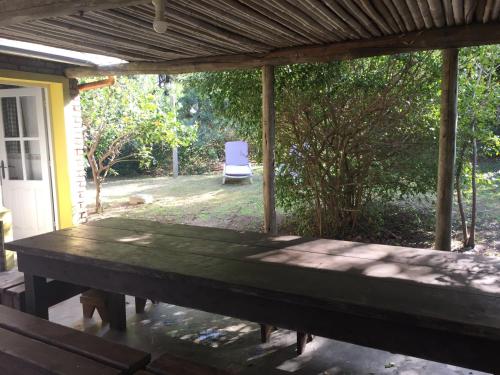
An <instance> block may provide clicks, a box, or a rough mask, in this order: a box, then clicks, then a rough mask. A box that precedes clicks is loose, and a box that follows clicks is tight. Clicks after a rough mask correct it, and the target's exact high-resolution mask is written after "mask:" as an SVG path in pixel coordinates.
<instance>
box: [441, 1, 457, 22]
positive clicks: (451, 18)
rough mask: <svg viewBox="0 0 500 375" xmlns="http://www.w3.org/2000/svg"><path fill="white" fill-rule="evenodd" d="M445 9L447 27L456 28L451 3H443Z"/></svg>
mask: <svg viewBox="0 0 500 375" xmlns="http://www.w3.org/2000/svg"><path fill="white" fill-rule="evenodd" d="M443 8H444V14H445V17H446V25H447V26H454V25H455V18H454V16H453V7H452V4H451V1H450V0H444V1H443Z"/></svg>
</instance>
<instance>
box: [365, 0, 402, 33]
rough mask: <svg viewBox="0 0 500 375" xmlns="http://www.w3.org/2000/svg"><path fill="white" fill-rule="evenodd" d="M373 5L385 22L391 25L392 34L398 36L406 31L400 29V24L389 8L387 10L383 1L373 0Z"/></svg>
mask: <svg viewBox="0 0 500 375" xmlns="http://www.w3.org/2000/svg"><path fill="white" fill-rule="evenodd" d="M372 5H373V7H374V8H375V10H376V11H377V12H378V13H379V14H380V15H381V16H382V18H383V19H384V20H385V22H386V23H387V24H388V25H389V27H390V28H391V30H392V33H394V34H397V33H401V32H404V31H405V30H404V29H401V28H400V26H399V23H398V22H396V20H395V19H394V16H393V14H392V12H391V11H390V10H389V8H387V6H386V5H385V2H384V1H383V0H372ZM396 14H397V12H396Z"/></svg>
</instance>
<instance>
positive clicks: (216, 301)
mask: <svg viewBox="0 0 500 375" xmlns="http://www.w3.org/2000/svg"><path fill="white" fill-rule="evenodd" d="M9 247H10V248H11V249H13V250H16V251H17V252H18V262H19V269H20V270H21V271H23V272H24V273H25V277H26V287H27V290H26V294H27V296H26V297H27V300H26V303H27V310H28V311H29V312H31V313H33V314H36V315H38V316H42V317H48V312H47V303H46V295H45V289H44V286H45V280H46V278H51V279H56V280H60V281H64V282H70V283H74V284H78V285H83V286H88V287H92V288H96V289H102V290H105V291H107V292H109V293H110V296H111V301H113V303H112V306H114V307H112V314H114V316H113V319H114V323H113V322H112V323H113V324H114V327H117V328H123V327H124V325H125V316H124V309H123V306H124V299H123V298H121V297H120V296H121V295H123V294H127V295H133V296H139V297H144V298H151V299H155V300H160V301H164V302H168V303H172V304H176V305H180V306H186V307H191V308H195V309H200V310H205V311H209V312H212V313H219V314H223V315H227V316H233V317H236V318H241V319H245V320H249V321H254V322H259V323H266V324H271V325H275V326H278V327H283V328H288V329H292V330H296V331H301V332H310V333H312V334H316V335H319V336H324V337H329V338H333V339H337V340H341V341H346V342H351V343H355V344H359V345H364V346H368V347H373V348H378V349H383V350H388V351H392V352H397V353H402V354H408V355H413V356H417V357H421V358H426V359H431V360H435V361H439V362H445V363H450V364H455V365H460V366H464V367H468V368H474V369H478V370H483V371H489V372H493V373H500V280H499V279H500V272H499V271H500V260H498V259H493V258H487V257H480V256H474V255H466V254H458V253H451V252H442V251H434V250H424V249H414V248H406V247H395V246H386V245H375V244H364V243H356V242H346V241H335V240H326V239H312V238H301V237H295V236H281V237H271V236H268V235H264V234H259V233H253V232H238V231H232V230H225V229H216V228H206V227H196V226H188V225H169V224H161V223H157V222H151V221H145V220H130V219H121V218H110V219H105V220H101V221H96V222H91V223H88V224H85V225H80V226H77V227H74V228H70V229H64V230H59V231H56V232H51V233H47V234H42V235H38V236H35V237H31V238H26V239H22V240H18V241H14V242H11V243H10V244H9Z"/></svg>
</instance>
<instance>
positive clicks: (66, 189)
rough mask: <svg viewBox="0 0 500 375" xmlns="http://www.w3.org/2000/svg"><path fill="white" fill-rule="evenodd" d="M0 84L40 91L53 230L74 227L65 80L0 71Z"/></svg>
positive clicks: (68, 101) (70, 130)
mask: <svg viewBox="0 0 500 375" xmlns="http://www.w3.org/2000/svg"><path fill="white" fill-rule="evenodd" d="M0 84H6V85H16V86H23V87H39V88H44V89H45V91H46V93H47V95H46V106H47V107H48V110H47V118H48V119H49V120H50V121H48V125H49V126H50V128H49V129H48V132H49V135H50V138H49V139H50V141H51V147H52V150H51V158H52V159H51V167H52V175H53V176H54V177H53V189H52V191H53V193H54V196H55V199H54V210H55V212H56V215H55V221H56V225H57V229H63V228H68V227H71V226H73V225H74V223H76V221H75V222H74V220H77V218H76V217H75V219H74V216H73V202H74V200H73V198H74V197H73V194H72V192H74V191H75V192H76V191H77V190H74V189H77V186H76V182H75V178H74V177H76V176H74V171H73V169H72V160H73V159H74V155H73V148H72V140H73V138H72V134H73V121H74V112H73V110H72V106H73V103H72V97H71V95H70V88H69V86H70V85H69V80H68V78H66V77H64V76H62V75H53V74H43V73H33V72H26V71H16V70H6V69H0Z"/></svg>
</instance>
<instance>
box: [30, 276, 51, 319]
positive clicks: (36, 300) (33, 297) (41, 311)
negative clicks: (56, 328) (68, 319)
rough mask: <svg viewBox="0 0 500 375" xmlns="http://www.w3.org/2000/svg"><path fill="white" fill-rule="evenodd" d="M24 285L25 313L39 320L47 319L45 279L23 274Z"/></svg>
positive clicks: (47, 306) (47, 305)
mask: <svg viewBox="0 0 500 375" xmlns="http://www.w3.org/2000/svg"><path fill="white" fill-rule="evenodd" d="M24 285H25V288H26V312H27V313H29V314H32V315H35V316H38V317H40V318H44V319H49V304H48V302H49V301H48V295H47V279H46V278H45V277H41V276H35V275H31V274H28V273H25V274H24Z"/></svg>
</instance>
